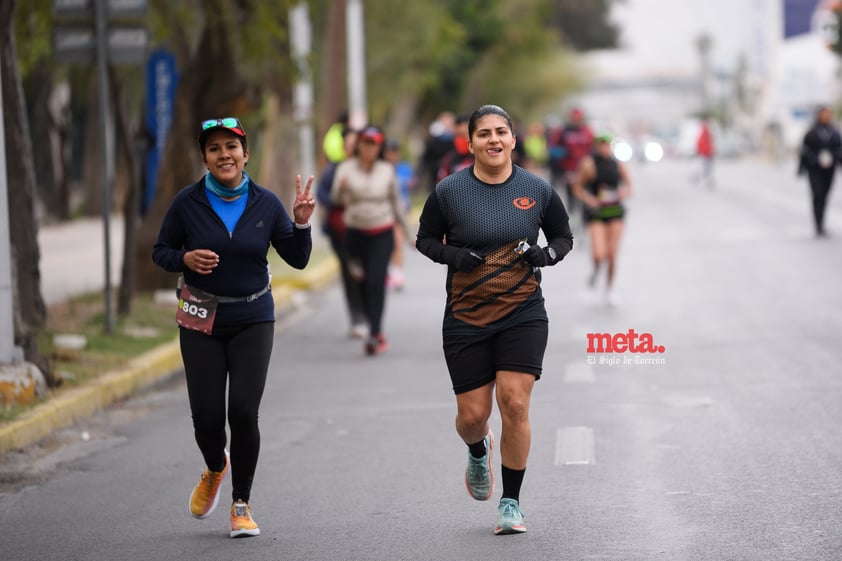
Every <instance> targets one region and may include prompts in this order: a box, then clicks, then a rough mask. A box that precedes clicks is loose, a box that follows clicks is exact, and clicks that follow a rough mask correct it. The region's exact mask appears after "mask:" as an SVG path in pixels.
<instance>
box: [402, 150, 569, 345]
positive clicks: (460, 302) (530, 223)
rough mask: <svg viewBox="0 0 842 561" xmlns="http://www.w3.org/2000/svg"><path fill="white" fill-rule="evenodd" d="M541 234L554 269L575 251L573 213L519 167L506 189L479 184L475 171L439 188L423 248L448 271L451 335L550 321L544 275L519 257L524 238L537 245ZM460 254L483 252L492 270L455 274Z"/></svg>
mask: <svg viewBox="0 0 842 561" xmlns="http://www.w3.org/2000/svg"><path fill="white" fill-rule="evenodd" d="M539 230H543V232H544V236H545V237H546V239H547V240H548V247H552V248H553V249H554V250H555V254H556V256H555V259H553V260H551V261H550V263H549V265H555V264H556V263H557V262H559V261H561V260H562V258H564V256H565V255H567V253H569V252H570V250H571V249H572V248H573V234H572V233H571V232H570V225H569V220H568V216H567V211H566V210H565V208H564V204H563V203H562V202H561V199H560V198H559V196H558V193H556V192H555V190H553V188H552V187H550V185H549V184H548V183H547V182H546V181H544V180H543V179H541V178H540V177H538V176H537V175H534V174H532V173H530V172H528V171H526V170H525V169H523V168H521V167H519V166H517V165H515V166H514V167H513V170H512V175H511V176H510V177H509V178H508V179H507V180H506V181H505V182H503V183H499V184H494V185H492V184H488V183H484V182H482V181H480V180H479V179H477V177H476V176H475V175H474V166H470V167H468V168H466V169H464V170H462V171H459V172H457V173H454V174H453V175H450V176H448V177H446V178H444V179H443V180H442V181H441V182H439V184H438V185H436V188H435V191H434V192H433V193H431V194H430V197H429V198H428V199H427V202H426V203H425V205H424V210H423V211H422V213H421V223H420V227H419V230H418V238H417V242H416V246H417V248H418V250H419V251H420V252H421V253H423V254H424V255H426V256H427V257H429V258H430V259H432V260H433V261H435V262H437V263H443V264H445V265H448V272H447V283H446V289H447V305H446V307H445V315H444V324H443V331H444V332H445V333H464V334H471V333H476V332H478V331H482V332H487V331H488V330H489V329H491V330H500V329H506V328H508V327H510V326H512V325H516V324H518V323H523V322H526V321H533V320H546V319H547V312H546V310H545V308H544V298H543V296H542V294H541V287H540V282H541V277H540V272H538V271H537V270H534V269H533V268H532V267H531V266H529V264H527V263H526V262H525V261H524V260H523V259H522V258H521V257H520V256H519V255H518V254H516V253H515V248H516V247H517V245H518V243H519V242H521V241H523V240H524V239H525V240H527V242H528V243H529V244H530V245H533V244H535V243H537V242H538V234H539ZM456 248H470V249H472V250H474V251H476V252H477V253H479V254H481V255H483V256H485V263H484V264H482V265H480V266H479V267H477V268H476V269H474V270H473V271H471V272H470V273H461V272H458V271H456V270H455V268H454V262H455V261H454V260H455V256H456V255H457V254H458V250H457V249H456Z"/></svg>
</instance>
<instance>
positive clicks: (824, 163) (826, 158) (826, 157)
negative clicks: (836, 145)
mask: <svg viewBox="0 0 842 561" xmlns="http://www.w3.org/2000/svg"><path fill="white" fill-rule="evenodd" d="M819 165H820V166H821V167H823V168H825V169H827V168H830V167H833V154H831V153H830V150H821V151H819Z"/></svg>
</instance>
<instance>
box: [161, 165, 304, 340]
mask: <svg viewBox="0 0 842 561" xmlns="http://www.w3.org/2000/svg"><path fill="white" fill-rule="evenodd" d="M270 244H271V245H272V247H274V248H275V250H276V251H277V252H278V255H280V256H281V258H283V260H284V261H286V262H287V263H288V264H289V265H290V266H292V267H294V268H296V269H303V268H304V267H305V266H306V265H307V262H308V261H309V260H310V250H311V249H312V245H313V242H312V238H311V236H310V228H306V229H302V228H296V227H295V225H294V223H293V221H292V219H291V218H290V216H289V214H288V213H287V211H286V209H285V208H284V205H283V204H282V203H281V201H280V199H278V197H277V195H275V194H274V193H273V192H271V191H269V190H267V189H265V188H263V187H261V186H260V185H257V184H256V183H255V182H254V181H249V190H248V201H247V202H246V208H245V210H244V211H243V215H242V216H241V217H240V219H239V221H238V222H237V225H236V226H235V228H234V232H233V233H232V234H231V235H229V233H228V228H226V227H225V224H224V223H223V222H222V219H221V218H219V216H218V215H217V214H216V212H215V211H214V210H213V207H211V204H210V201H208V198H207V195H206V194H205V179H204V177H203V178H202V179H200V180H199V181H197V182H196V183H194V184H192V185H189V186H187V187H185V188H184V189H182V190H181V191H179V192H178V193H177V194H176V196H175V198H174V199H173V201H172V203H170V207H169V209H167V213H166V215H165V216H164V220H163V222H162V223H161V230H160V231H159V233H158V239H157V240H156V242H155V246H154V247H153V249H152V260H153V261H154V262H155V263H156V264H157V265H158V266H160V267H161V268H163V269H164V270H166V271H170V272H173V273H183V274H184V281H185V282H186V283H187V284H189V285H191V286H195V287H197V288H199V289H200V290H203V291H205V292H209V293H211V294H215V295H217V296H233V297H240V296H249V295H251V294H255V293H257V292H259V291H260V290H261V289H263V288H264V287H266V285H267V284H269V266H268V263H269V262H268V260H267V254H268V253H269V245H270ZM194 249H210V250H211V251H214V252H216V254H217V255H219V264H218V265H217V266H216V268H215V269H214V270H213V272H212V273H210V274H209V275H200V274H198V273H196V272H194V271H191V270H190V269H188V268H187V266H186V265H185V264H184V254H185V253H187V252H188V251H192V250H194ZM274 319H275V303H274V300H273V298H272V293H271V292H267V293H266V294H264V295H263V296H261V297H260V298H258V299H256V300H254V301H253V302H233V303H220V304H219V306H218V308H217V312H216V321H215V322H214V326H216V327H223V326H229V325H242V324H247V323H255V322H261V321H274Z"/></svg>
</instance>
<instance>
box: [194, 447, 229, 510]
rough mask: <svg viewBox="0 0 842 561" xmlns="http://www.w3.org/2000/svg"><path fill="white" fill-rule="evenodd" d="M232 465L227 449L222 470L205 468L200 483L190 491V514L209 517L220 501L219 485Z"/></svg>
mask: <svg viewBox="0 0 842 561" xmlns="http://www.w3.org/2000/svg"><path fill="white" fill-rule="evenodd" d="M229 467H231V459H230V458H229V457H228V450H226V451H225V467H224V468H222V471H211V470H209V469H205V471H203V472H202V478H201V479H200V480H199V483H198V485H196V486H195V487H194V488H193V492H192V493H190V514H192V515H193V516H194V517H196V518H207V517H208V516H210V513H211V512H213V509H215V508H216V505H217V503H218V502H219V487H220V486H221V485H222V480H223V479H225V474H227V473H228V468H229Z"/></svg>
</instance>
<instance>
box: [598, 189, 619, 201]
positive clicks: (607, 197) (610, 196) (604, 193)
mask: <svg viewBox="0 0 842 561" xmlns="http://www.w3.org/2000/svg"><path fill="white" fill-rule="evenodd" d="M597 198H598V199H599V203H600V204H601V205H613V204H616V203H618V202H620V193H619V192H617V189H612V188H611V187H609V186H608V185H600V186H599V190H598V191H597Z"/></svg>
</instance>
